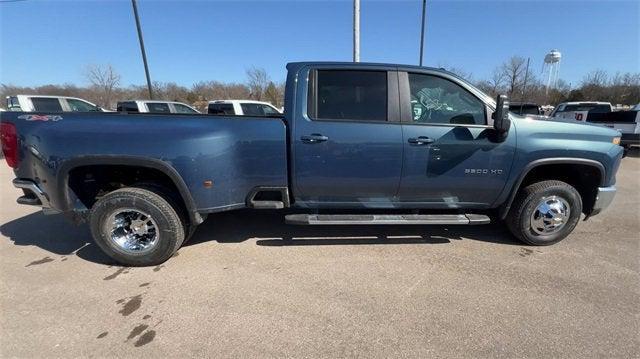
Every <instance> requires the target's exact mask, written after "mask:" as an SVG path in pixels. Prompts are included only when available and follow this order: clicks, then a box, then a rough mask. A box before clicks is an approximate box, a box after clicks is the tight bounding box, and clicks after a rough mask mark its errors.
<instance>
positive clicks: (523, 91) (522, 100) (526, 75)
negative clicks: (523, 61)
mask: <svg viewBox="0 0 640 359" xmlns="http://www.w3.org/2000/svg"><path fill="white" fill-rule="evenodd" d="M529 60H531V58H529V57H527V68H526V70H524V71H525V72H524V84H522V97H521V98H520V114H522V107H523V106H524V99H525V94H526V92H525V91H526V90H527V80H528V79H529Z"/></svg>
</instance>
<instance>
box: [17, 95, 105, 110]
mask: <svg viewBox="0 0 640 359" xmlns="http://www.w3.org/2000/svg"><path fill="white" fill-rule="evenodd" d="M7 110H8V111H22V112H110V111H108V110H104V109H102V108H101V107H100V106H98V105H95V104H93V103H91V102H89V101H87V100H83V99H81V98H77V97H68V96H45V95H15V96H7Z"/></svg>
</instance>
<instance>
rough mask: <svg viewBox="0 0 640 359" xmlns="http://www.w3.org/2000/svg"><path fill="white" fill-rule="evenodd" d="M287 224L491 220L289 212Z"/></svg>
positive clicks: (471, 216)
mask: <svg viewBox="0 0 640 359" xmlns="http://www.w3.org/2000/svg"><path fill="white" fill-rule="evenodd" d="M285 222H286V223H287V224H296V225H370V224H394V225H403V224H407V225H411V224H420V225H429V224H433V225H455V224H462V225H471V224H487V223H490V222H491V220H490V219H489V217H488V216H486V215H483V214H290V215H287V216H285Z"/></svg>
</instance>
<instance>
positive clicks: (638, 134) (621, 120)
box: [587, 106, 640, 150]
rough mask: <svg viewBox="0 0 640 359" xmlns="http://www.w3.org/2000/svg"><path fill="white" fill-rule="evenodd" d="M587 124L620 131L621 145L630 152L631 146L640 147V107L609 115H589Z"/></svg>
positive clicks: (609, 113)
mask: <svg viewBox="0 0 640 359" xmlns="http://www.w3.org/2000/svg"><path fill="white" fill-rule="evenodd" d="M587 122H590V123H595V124H599V125H603V126H606V127H609V128H613V129H615V130H617V131H620V133H621V134H622V137H621V139H620V144H621V145H622V146H623V147H624V148H625V149H626V150H628V149H629V147H630V146H638V145H640V110H639V109H638V106H636V107H634V108H633V109H632V110H630V111H615V112H607V113H589V116H587Z"/></svg>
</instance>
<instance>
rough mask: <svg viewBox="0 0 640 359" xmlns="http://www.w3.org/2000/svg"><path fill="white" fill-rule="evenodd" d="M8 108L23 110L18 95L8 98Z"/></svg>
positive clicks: (10, 109)
mask: <svg viewBox="0 0 640 359" xmlns="http://www.w3.org/2000/svg"><path fill="white" fill-rule="evenodd" d="M7 110H9V111H22V108H20V101H18V98H17V97H16V96H11V97H8V98H7Z"/></svg>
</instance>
